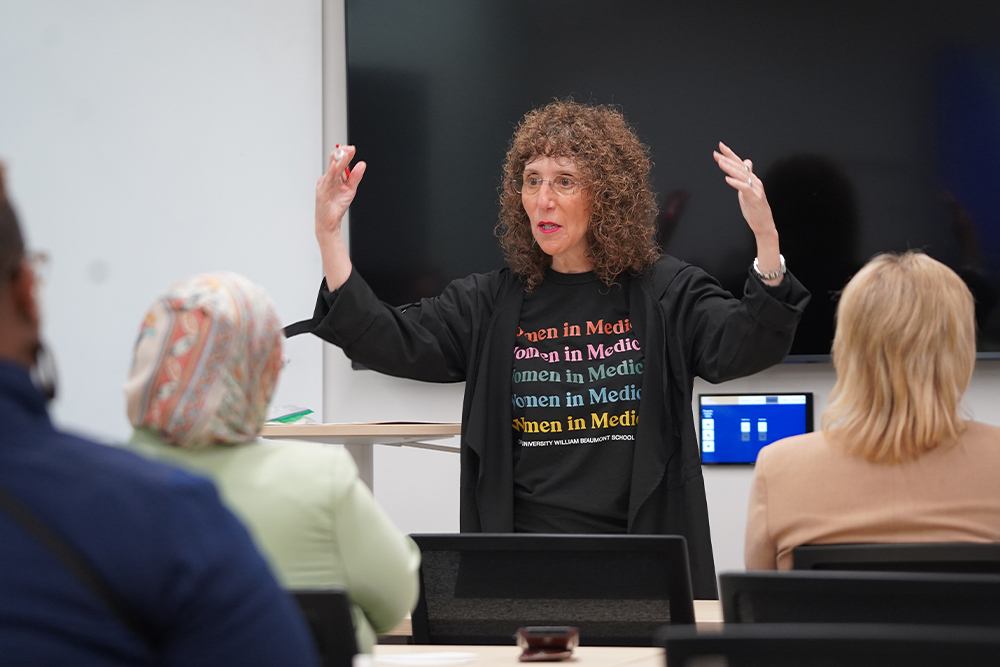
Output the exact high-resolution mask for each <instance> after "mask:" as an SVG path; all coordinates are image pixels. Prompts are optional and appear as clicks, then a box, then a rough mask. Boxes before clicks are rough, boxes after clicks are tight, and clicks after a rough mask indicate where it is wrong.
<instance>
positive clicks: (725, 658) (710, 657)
mask: <svg viewBox="0 0 1000 667" xmlns="http://www.w3.org/2000/svg"><path fill="white" fill-rule="evenodd" d="M658 638H659V640H660V642H661V643H662V644H663V645H664V646H665V648H666V664H667V665H669V667H845V666H846V665H850V667H941V666H942V665H961V666H962V667H986V666H987V665H991V666H992V665H998V664H1000V633H997V632H996V631H994V630H987V629H984V628H960V627H940V626H920V625H851V624H834V625H823V624H814V625H809V624H792V625H769V624H761V625H734V626H726V627H724V628H723V629H722V631H721V632H709V633H701V634H698V633H697V632H696V631H695V629H694V628H692V627H690V626H685V627H671V628H666V629H665V630H664V631H663V633H661V634H660V635H659V636H658Z"/></svg>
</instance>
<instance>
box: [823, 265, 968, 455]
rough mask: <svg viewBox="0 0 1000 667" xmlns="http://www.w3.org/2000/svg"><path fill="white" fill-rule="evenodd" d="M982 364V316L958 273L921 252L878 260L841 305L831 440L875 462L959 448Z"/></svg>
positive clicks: (827, 426) (827, 425) (829, 413)
mask: <svg viewBox="0 0 1000 667" xmlns="http://www.w3.org/2000/svg"><path fill="white" fill-rule="evenodd" d="M975 361H976V323H975V308H974V304H973V299H972V294H971V293H970V292H969V288H968V287H966V285H965V283H964V282H963V281H962V279H961V278H959V277H958V274H956V273H955V272H954V271H952V270H951V269H949V268H948V267H947V266H945V265H944V264H942V263H941V262H938V261H936V260H934V259H931V258H930V257H928V256H927V255H925V254H923V253H921V252H914V251H910V252H906V253H902V254H884V255H878V256H876V257H875V258H874V259H872V260H871V261H870V262H868V264H866V265H865V266H864V267H863V268H862V269H861V270H860V271H858V273H857V275H855V276H854V278H852V279H851V281H850V282H849V283H847V287H845V288H844V292H843V294H842V295H841V297H840V303H839V304H838V306H837V331H836V334H835V336H834V340H833V364H834V368H835V369H836V371H837V384H836V385H835V386H834V388H833V392H832V394H831V396H830V405H829V407H828V408H827V410H826V412H824V413H823V418H822V422H821V423H822V428H823V433H824V434H825V435H826V436H827V438H828V439H830V441H831V442H835V443H836V444H837V445H839V446H842V447H844V448H845V449H846V450H847V451H848V452H849V453H851V454H854V455H856V456H860V457H862V458H864V459H866V460H868V461H871V462H872V463H901V462H903V461H908V460H913V459H916V458H918V457H920V456H921V455H923V454H925V453H927V452H929V451H931V450H932V449H934V448H935V447H937V446H939V445H941V444H943V443H949V442H954V441H955V440H957V438H958V436H959V435H961V433H962V432H963V431H964V430H965V420H964V419H963V418H962V416H961V415H960V414H959V404H960V402H961V400H962V395H963V394H964V393H965V390H966V388H967V387H968V386H969V381H970V380H971V379H972V369H973V367H974V365H975Z"/></svg>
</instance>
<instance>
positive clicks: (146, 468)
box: [56, 433, 210, 488]
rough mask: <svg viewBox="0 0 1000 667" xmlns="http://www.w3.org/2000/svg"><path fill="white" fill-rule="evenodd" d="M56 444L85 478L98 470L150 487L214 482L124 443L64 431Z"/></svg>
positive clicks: (124, 481)
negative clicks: (94, 438) (135, 449)
mask: <svg viewBox="0 0 1000 667" xmlns="http://www.w3.org/2000/svg"><path fill="white" fill-rule="evenodd" d="M56 444H57V447H58V448H59V450H60V451H59V456H60V457H62V462H63V464H64V465H65V466H66V467H68V468H71V469H73V470H74V471H75V472H76V473H78V474H79V475H80V476H81V477H82V476H84V475H85V474H86V473H89V472H95V471H96V472H98V473H99V474H100V476H101V477H104V478H107V479H111V478H113V479H114V480H115V483H116V484H119V485H134V486H146V487H149V488H156V487H172V486H182V487H183V486H189V485H195V486H197V485H204V484H209V485H210V483H209V482H207V481H206V480H205V479H204V478H202V477H199V476H196V475H192V474H190V473H188V472H185V471H184V470H182V469H180V468H177V467H174V466H172V465H168V464H165V463H159V462H157V461H151V460H150V459H148V458H146V457H144V456H141V455H139V454H138V453H136V452H133V451H131V450H130V449H128V448H126V447H124V446H121V445H114V444H103V443H99V442H94V441H93V440H88V439H87V438H84V437H81V436H78V435H73V434H69V433H60V434H59V435H58V438H57V441H56Z"/></svg>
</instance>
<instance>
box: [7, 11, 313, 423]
mask: <svg viewBox="0 0 1000 667" xmlns="http://www.w3.org/2000/svg"><path fill="white" fill-rule="evenodd" d="M321 14H322V12H321V2H320V0H210V1H191V0H171V1H170V2H155V3H154V2H134V1H132V0H89V1H88V2H78V1H76V0H61V1H60V0H32V1H31V2H23V1H21V0H0V160H3V161H4V162H5V163H6V164H7V175H8V180H9V182H8V186H9V192H10V193H11V198H12V200H13V201H14V204H15V206H16V208H17V210H18V213H19V216H20V220H21V224H22V227H23V228H24V230H25V232H26V235H27V241H28V243H29V245H30V247H31V249H37V250H44V251H46V252H48V253H49V255H50V256H51V258H52V263H51V273H50V279H49V281H48V284H47V286H46V289H45V292H44V295H43V307H44V322H43V332H44V335H45V338H46V340H47V342H48V344H49V345H50V346H51V348H52V349H53V350H54V352H55V357H56V361H57V363H58V366H59V371H60V387H59V388H60V397H59V398H58V399H57V400H56V402H55V404H54V406H53V407H54V416H55V418H56V421H57V422H58V423H59V425H60V426H61V427H64V428H69V429H72V430H76V431H81V432H84V433H87V434H89V435H92V436H95V437H98V438H103V439H121V438H123V437H126V436H127V435H128V433H129V431H130V429H129V426H128V421H127V419H126V417H125V406H124V398H123V395H122V390H121V385H122V383H123V381H124V379H125V376H126V374H127V372H128V367H129V364H130V362H131V350H132V345H133V343H134V340H135V336H136V334H137V332H138V328H139V324H140V322H141V319H142V317H143V315H144V313H145V312H146V310H147V308H148V307H149V305H150V304H151V303H152V300H153V299H154V298H155V297H156V296H157V295H158V294H159V293H160V292H162V291H163V290H164V289H165V288H166V287H167V286H169V285H170V284H171V283H173V282H175V281H177V280H179V279H181V278H184V277H186V276H188V275H191V274H194V273H197V272H202V271H210V270H216V269H228V270H232V271H238V272H240V273H243V274H245V275H246V276H248V277H249V278H250V279H251V280H253V281H255V282H257V283H259V284H261V285H263V286H264V287H265V289H267V291H268V292H269V293H270V294H271V296H272V297H273V298H274V300H275V302H276V303H277V304H278V309H279V313H280V315H281V318H282V320H283V321H284V322H286V323H289V322H292V321H294V320H297V319H302V318H304V317H306V316H308V315H309V314H311V313H312V307H313V303H314V299H315V294H316V287H317V286H318V284H319V279H320V277H321V275H322V266H321V262H320V258H319V252H318V250H317V248H316V243H315V238H314V236H313V223H312V217H313V216H312V214H313V191H314V188H315V183H316V178H317V177H318V176H319V174H320V171H321V168H322V167H323V163H324V161H323V147H322V123H323V119H322V22H321V18H322V17H321ZM285 356H286V358H287V359H288V360H289V364H288V366H287V367H286V369H285V372H284V374H283V376H282V379H281V383H280V385H279V389H278V394H277V395H276V397H275V404H295V405H301V406H306V407H310V408H313V409H314V410H316V411H317V412H321V410H322V350H321V344H320V342H319V341H318V340H317V339H315V338H314V337H312V336H300V337H298V338H295V339H292V340H291V341H289V342H288V344H287V345H286V353H285Z"/></svg>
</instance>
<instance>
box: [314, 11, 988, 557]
mask: <svg viewBox="0 0 1000 667" xmlns="http://www.w3.org/2000/svg"><path fill="white" fill-rule="evenodd" d="M325 2H326V4H325V9H326V13H327V15H328V16H336V17H337V21H338V23H337V24H336V25H331V24H328V25H327V28H328V29H327V31H326V33H325V39H326V51H325V63H326V66H327V73H326V77H325V83H326V88H327V89H326V97H325V98H326V100H327V102H328V103H329V102H333V104H328V106H327V107H326V108H325V127H326V129H327V135H328V137H334V139H333V140H331V139H329V138H328V139H327V141H326V145H327V150H330V148H332V144H334V143H338V142H340V141H341V140H342V139H343V137H345V136H346V109H345V108H344V107H343V103H342V102H341V100H342V98H341V96H340V91H343V90H345V88H344V86H345V81H344V74H343V72H344V70H345V68H346V63H345V61H344V56H343V53H344V45H343V30H342V25H343V18H342V17H343V3H342V0H325ZM362 187H364V186H362ZM734 205H735V204H734ZM790 261H793V262H794V259H793V258H790ZM793 267H794V264H793ZM324 365H325V375H324V407H325V410H326V413H325V414H326V416H327V419H328V420H330V421H384V420H410V419H412V420H426V421H459V420H460V419H461V409H462V391H463V388H464V385H444V386H442V385H430V384H422V383H417V382H413V381H409V380H399V379H395V378H390V377H385V376H382V375H378V374H376V373H374V372H371V371H354V370H351V367H350V363H349V362H348V361H347V359H346V357H344V355H343V353H342V352H341V351H340V350H338V349H336V348H333V347H331V346H329V345H327V346H326V349H325V353H324ZM835 380H836V378H835V376H834V373H833V369H832V366H831V365H830V364H782V365H779V366H776V367H774V368H771V369H769V370H767V371H764V372H762V373H758V374H757V375H755V376H753V377H749V378H743V379H740V380H735V381H733V382H728V383H723V384H721V385H710V384H708V383H706V382H704V381H702V380H698V381H696V383H695V388H694V393H695V396H697V394H698V393H699V392H703V393H704V392H708V391H722V392H733V393H736V392H745V391H755V392H778V391H811V392H813V393H814V394H815V410H816V422H817V425H818V422H819V416H820V415H821V414H822V411H823V410H824V409H825V407H826V402H827V396H828V395H829V393H830V390H831V389H832V388H833V384H834V382H835ZM966 404H967V405H968V406H969V408H970V412H971V413H973V414H974V415H975V416H976V418H978V419H980V420H982V421H986V422H990V423H994V424H998V425H1000V411H998V410H997V407H996V406H997V405H998V404H1000V362H997V361H981V362H980V363H979V364H978V366H977V370H976V375H975V377H974V379H973V383H972V387H971V388H970V390H969V392H968V394H967V396H966ZM694 408H695V406H692V409H694ZM752 474H753V469H752V468H751V467H746V466H739V467H737V466H729V467H727V466H715V467H711V466H709V467H706V469H705V484H706V488H707V493H708V505H709V514H710V520H711V524H712V541H713V544H714V549H715V559H716V567H717V569H718V570H719V571H720V572H721V571H726V570H741V569H743V533H744V530H745V526H746V508H747V496H748V493H749V489H750V480H751V477H752ZM458 491H459V463H458V456H457V455H454V454H447V453H441V452H430V451H422V450H413V449H405V448H396V447H376V451H375V495H376V497H377V498H378V500H379V502H380V503H381V504H382V505H383V507H385V508H386V510H387V511H388V513H389V515H390V516H391V517H392V518H393V519H394V520H395V521H396V523H397V525H399V527H400V528H402V529H403V530H404V531H407V532H456V531H457V530H458Z"/></svg>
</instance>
